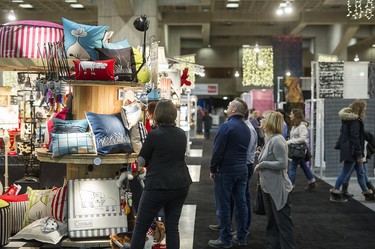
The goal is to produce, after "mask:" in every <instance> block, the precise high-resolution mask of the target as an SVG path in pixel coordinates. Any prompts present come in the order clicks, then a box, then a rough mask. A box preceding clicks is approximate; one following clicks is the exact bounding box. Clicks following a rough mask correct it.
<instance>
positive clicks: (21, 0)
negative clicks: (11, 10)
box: [12, 0, 23, 3]
mask: <svg viewBox="0 0 375 249" xmlns="http://www.w3.org/2000/svg"><path fill="white" fill-rule="evenodd" d="M12 3H23V0H12Z"/></svg>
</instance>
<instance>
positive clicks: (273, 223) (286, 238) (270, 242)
mask: <svg viewBox="0 0 375 249" xmlns="http://www.w3.org/2000/svg"><path fill="white" fill-rule="evenodd" d="M262 194H263V202H264V208H265V209H266V216H267V228H266V241H267V247H266V248H267V249H280V248H281V249H294V248H296V240H295V235H294V226H293V221H292V218H291V208H290V205H289V203H290V196H288V201H287V203H286V204H285V206H284V207H283V208H282V209H280V210H279V211H277V209H276V206H275V203H274V202H273V200H272V198H271V195H270V194H267V193H265V192H263V191H262Z"/></svg>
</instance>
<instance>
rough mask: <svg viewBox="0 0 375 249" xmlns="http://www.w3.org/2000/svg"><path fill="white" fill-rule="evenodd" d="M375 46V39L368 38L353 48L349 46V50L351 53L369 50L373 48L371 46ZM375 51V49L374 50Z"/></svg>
mask: <svg viewBox="0 0 375 249" xmlns="http://www.w3.org/2000/svg"><path fill="white" fill-rule="evenodd" d="M373 44H375V37H369V38H366V39H363V40H361V41H359V42H357V43H356V44H354V45H352V46H349V47H348V49H349V50H350V51H360V50H363V49H368V48H371V46H372V45H373ZM373 49H375V48H373Z"/></svg>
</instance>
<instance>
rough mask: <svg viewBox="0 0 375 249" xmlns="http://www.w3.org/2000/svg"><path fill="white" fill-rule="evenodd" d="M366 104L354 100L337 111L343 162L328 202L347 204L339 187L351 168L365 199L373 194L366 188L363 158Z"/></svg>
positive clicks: (339, 144)
mask: <svg viewBox="0 0 375 249" xmlns="http://www.w3.org/2000/svg"><path fill="white" fill-rule="evenodd" d="M366 106H367V103H366V101H365V100H363V99H356V100H354V101H353V103H351V104H350V105H349V106H348V107H344V108H343V109H341V110H340V111H339V116H340V118H341V130H340V132H341V134H340V136H341V139H339V140H340V141H339V142H338V147H339V149H340V162H344V165H343V168H342V170H341V172H340V174H339V176H338V177H337V179H336V183H335V186H334V187H333V188H331V189H330V194H331V196H330V200H331V201H335V202H347V201H348V199H346V198H345V197H343V195H342V192H341V191H340V187H341V185H342V184H343V182H344V181H345V178H346V177H347V176H348V175H349V174H350V172H351V171H352V170H353V168H354V169H355V170H356V172H357V180H358V184H359V186H360V187H361V189H362V194H363V195H364V196H365V198H366V197H367V198H372V197H371V196H373V192H372V190H371V189H368V188H367V186H366V179H365V171H364V168H363V157H364V149H365V147H364V146H365V132H364V125H363V119H364V118H365V113H366Z"/></svg>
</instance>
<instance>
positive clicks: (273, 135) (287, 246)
mask: <svg viewBox="0 0 375 249" xmlns="http://www.w3.org/2000/svg"><path fill="white" fill-rule="evenodd" d="M283 121H284V118H283V116H282V115H281V113H278V112H275V111H268V112H266V113H265V114H264V120H263V121H262V128H263V129H264V131H265V133H266V143H265V145H264V147H263V148H262V151H261V152H260V154H259V156H258V160H259V163H258V164H257V165H256V166H255V168H254V172H255V173H257V174H259V181H260V187H261V189H262V195H263V203H264V208H265V211H266V216H267V228H266V241H267V246H266V248H267V249H278V248H283V249H294V248H295V247H296V240H295V234H294V225H293V221H292V218H291V206H290V197H289V194H290V192H291V191H292V189H293V185H292V183H291V181H290V179H289V177H288V173H287V168H288V157H287V154H288V153H287V152H288V146H287V144H286V142H285V139H284V137H283V136H282V135H281V133H282V129H283Z"/></svg>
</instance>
